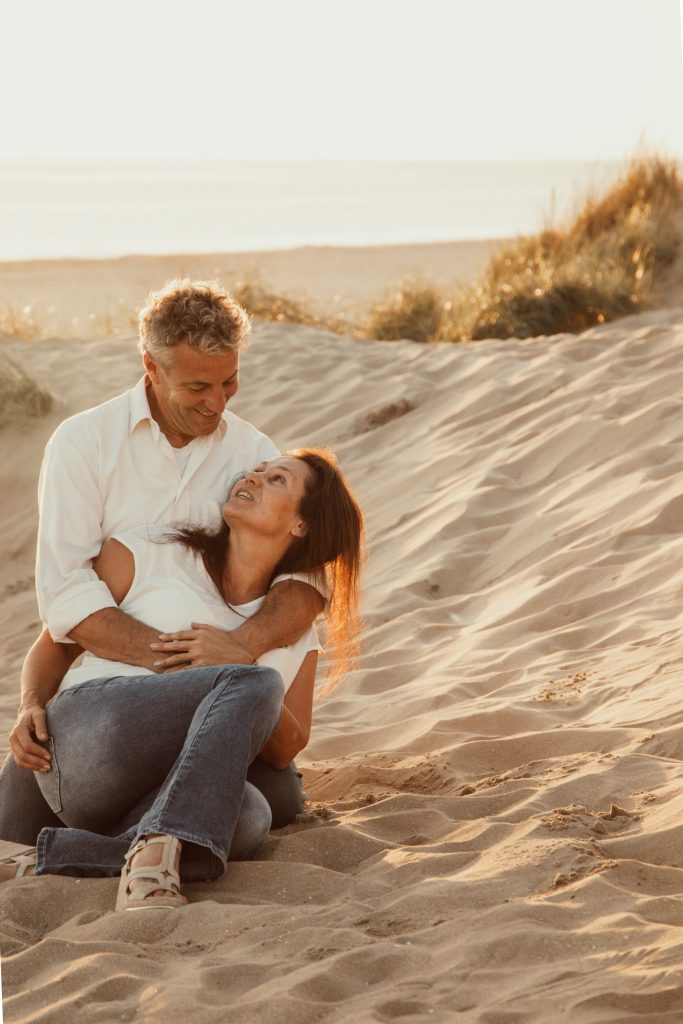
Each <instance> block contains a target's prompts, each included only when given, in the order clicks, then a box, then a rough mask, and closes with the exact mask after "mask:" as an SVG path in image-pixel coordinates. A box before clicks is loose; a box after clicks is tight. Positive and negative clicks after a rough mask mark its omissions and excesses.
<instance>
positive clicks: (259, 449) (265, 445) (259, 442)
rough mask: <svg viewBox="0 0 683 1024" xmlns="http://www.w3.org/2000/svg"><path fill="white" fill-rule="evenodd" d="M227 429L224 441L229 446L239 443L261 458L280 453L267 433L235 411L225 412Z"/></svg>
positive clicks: (271, 456)
mask: <svg viewBox="0 0 683 1024" xmlns="http://www.w3.org/2000/svg"><path fill="white" fill-rule="evenodd" d="M224 418H225V422H226V424H227V428H228V429H227V430H226V432H225V438H224V440H223V443H224V444H225V445H227V446H229V447H232V446H234V445H239V446H240V448H242V449H245V451H246V452H249V453H250V454H253V455H254V456H255V457H257V458H260V459H271V458H274V457H275V456H276V455H279V454H280V453H279V450H278V448H277V447H276V445H275V444H273V442H272V441H271V439H270V438H269V437H268V435H267V434H264V433H263V432H262V431H260V430H257V429H256V427H254V426H252V424H251V423H248V422H247V421H246V420H243V419H242V418H241V417H240V416H237V415H236V414H235V413H234V412H226V413H225V416H224Z"/></svg>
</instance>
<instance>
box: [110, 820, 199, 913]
mask: <svg viewBox="0 0 683 1024" xmlns="http://www.w3.org/2000/svg"><path fill="white" fill-rule="evenodd" d="M152 845H159V846H161V859H160V861H159V863H158V864H146V865H145V866H144V867H138V868H132V869H131V867H130V862H131V860H132V859H133V857H134V856H135V854H136V853H139V852H140V850H143V849H144V848H145V847H146V846H152ZM180 848H181V843H180V840H179V839H177V838H176V837H175V836H143V837H142V839H139V840H138V841H137V843H136V844H135V846H132V847H131V848H130V850H129V851H128V853H127V854H126V859H125V862H124V865H123V870H122V871H121V881H120V883H119V891H118V895H117V897H116V907H115V909H116V910H147V909H155V908H157V907H161V908H164V907H184V906H185V904H186V903H187V898H186V897H185V896H183V895H182V893H181V892H180V875H179V874H178V867H177V865H179V864H180ZM137 879H141V880H142V879H144V880H145V882H146V884H145V885H140V886H136V887H135V890H134V891H133V892H131V888H130V883H131V882H132V881H135V880H137ZM159 889H163V891H164V895H163V896H153V895H152V893H155V892H157V890H159Z"/></svg>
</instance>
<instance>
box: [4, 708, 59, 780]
mask: <svg viewBox="0 0 683 1024" xmlns="http://www.w3.org/2000/svg"><path fill="white" fill-rule="evenodd" d="M34 736H36V737H37V738H38V739H39V740H43V741H45V740H47V723H46V718H45V708H44V707H42V706H41V705H40V704H27V705H26V706H25V707H20V708H19V713H18V715H17V720H16V722H15V723H14V725H13V727H12V731H11V733H10V734H9V745H10V749H11V751H12V757H13V758H14V761H15V764H16V765H18V767H19V768H28V769H30V770H31V771H35V772H41V771H42V772H49V771H50V753H49V751H47V750H45V749H44V748H43V747H41V746H40V745H39V744H38V743H35V742H34V740H33V737H34Z"/></svg>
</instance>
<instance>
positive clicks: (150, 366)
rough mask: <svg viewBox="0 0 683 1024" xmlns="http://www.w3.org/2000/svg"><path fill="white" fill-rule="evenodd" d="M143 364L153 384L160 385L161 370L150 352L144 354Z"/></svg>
mask: <svg viewBox="0 0 683 1024" xmlns="http://www.w3.org/2000/svg"><path fill="white" fill-rule="evenodd" d="M142 362H143V365H144V367H145V370H146V372H147V376H148V377H149V379H150V380H151V382H152V384H158V383H159V370H158V368H157V364H156V363H155V362H154V360H153V359H152V357H151V355H150V354H149V352H143V353H142Z"/></svg>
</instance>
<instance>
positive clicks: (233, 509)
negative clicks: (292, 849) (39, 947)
mask: <svg viewBox="0 0 683 1024" xmlns="http://www.w3.org/2000/svg"><path fill="white" fill-rule="evenodd" d="M222 515H223V525H222V527H221V529H220V530H219V532H218V533H216V534H213V535H211V534H208V533H207V532H205V531H203V530H200V529H186V530H182V531H178V532H176V533H174V534H169V533H168V531H166V532H163V531H161V530H160V528H159V527H142V528H140V529H137V530H132V531H128V532H127V533H125V534H121V535H120V536H116V537H114V538H112V539H111V540H110V541H108V542H107V543H106V544H105V545H104V547H103V549H102V552H101V554H100V556H99V557H98V558H97V559H96V561H95V569H96V571H97V573H98V575H99V576H100V577H101V578H102V579H103V580H104V581H105V582H106V583H107V585H108V586H109V588H110V590H111V592H112V594H113V595H114V597H115V599H116V600H117V601H118V602H119V604H120V606H121V608H122V609H123V610H124V611H126V612H128V613H129V614H131V615H132V616H134V617H135V618H138V619H141V620H142V621H145V622H147V623H148V624H150V625H152V626H155V627H156V628H166V629H168V625H169V622H172V623H174V626H173V628H174V629H182V628H183V626H186V625H187V621H188V619H190V620H194V621H193V627H195V628H193V630H192V632H191V639H190V640H189V641H183V642H182V643H180V642H174V641H171V643H170V645H166V646H170V647H171V649H172V650H175V649H178V653H176V654H174V655H173V660H174V661H175V662H176V663H177V666H178V670H177V671H173V672H171V673H169V674H163V675H155V674H154V673H151V672H149V671H147V670H144V669H139V668H135V667H133V666H130V665H124V664H119V663H114V662H108V661H105V660H103V659H99V658H96V657H94V656H93V655H91V654H88V653H86V654H85V655H84V656H83V658H82V661H81V664H80V665H78V666H74V667H71V668H69V665H70V664H71V662H72V661H73V660H74V657H75V656H76V654H78V653H80V651H79V649H76V651H75V652H74V651H73V645H69V646H65V645H59V644H58V645H55V644H53V643H52V641H51V640H50V638H49V635H48V634H47V633H43V634H42V636H41V637H40V638H39V640H38V641H37V642H36V650H35V651H34V655H35V656H34V663H35V664H41V665H42V666H43V667H45V666H48V677H49V680H51V682H49V683H48V685H54V688H55V689H56V685H57V684H56V683H55V682H54V681H55V680H57V679H58V678H60V677H61V675H62V674H63V672H64V670H66V669H68V671H67V672H66V675H65V676H64V680H63V682H62V685H61V688H60V690H59V693H58V694H57V696H56V697H55V698H54V699H53V700H52V701H51V702H50V704H49V705H48V708H47V716H48V728H49V733H50V738H49V741H48V744H49V747H50V753H51V755H52V756H51V761H50V763H49V764H48V763H46V764H45V765H44V766H43V767H42V769H41V770H39V771H36V772H35V776H36V778H37V781H38V784H39V785H40V788H41V790H42V792H43V795H44V797H45V799H46V801H47V803H48V804H49V805H50V807H51V808H52V810H53V811H54V812H55V813H56V814H57V815H58V816H59V818H60V820H61V821H62V822H63V823H64V825H65V826H66V828H58V829H55V828H45V829H43V830H42V831H41V832H40V834H39V836H38V841H37V847H36V850H35V851H34V852H33V854H32V855H29V856H28V858H24V859H22V858H14V859H13V861H12V864H9V865H7V866H6V867H5V869H4V870H5V871H6V872H7V876H8V877H16V876H18V875H21V874H23V873H30V872H31V867H30V865H33V867H34V873H35V874H51V873H52V874H75V875H86V876H87V875H116V874H118V873H119V872H120V873H121V883H120V886H119V894H118V898H117V909H133V908H139V907H152V906H157V907H158V906H180V905H182V904H183V903H185V902H187V901H186V899H185V897H184V896H183V895H182V894H181V892H180V879H181V877H182V879H183V881H200V880H211V879H214V878H217V877H219V876H220V875H221V874H222V873H223V871H224V870H225V865H226V861H227V860H228V856H231V857H232V858H233V859H234V858H235V857H236V856H243V857H246V856H253V855H254V853H255V852H256V850H257V849H258V848H259V847H260V845H261V844H262V842H263V840H264V839H265V836H266V834H267V832H268V829H269V827H270V811H269V808H268V805H267V803H266V801H265V800H264V798H263V797H262V796H261V794H260V793H259V792H258V791H257V790H256V789H255V788H254V787H253V786H250V785H249V784H246V785H245V780H246V774H247V768H248V766H249V764H250V763H251V762H252V761H253V760H254V758H255V757H256V756H257V754H258V755H259V757H260V758H262V759H263V760H265V761H266V762H267V763H270V764H272V765H273V766H274V767H284V766H285V765H287V764H289V762H290V761H291V760H292V758H293V757H294V756H295V755H296V753H298V751H299V750H301V749H303V747H304V746H305V745H306V743H307V741H308V736H309V731H310V724H311V714H312V700H313V683H314V677H315V668H316V661H317V649H318V648H317V642H316V640H315V638H314V637H313V636H312V635H306V636H304V637H302V638H301V639H300V640H299V641H298V642H297V643H296V644H293V645H292V646H291V647H289V648H281V649H280V650H278V651H271V652H269V653H268V654H266V655H264V656H263V657H262V658H260V659H259V664H258V665H253V666H242V665H232V666H225V665H220V664H217V663H216V654H215V651H216V650H217V649H218V648H217V646H216V644H215V641H216V636H217V633H218V629H217V627H218V626H221V627H222V629H225V627H226V614H227V615H228V616H230V615H231V616H233V619H234V620H235V621H234V623H233V628H234V626H235V625H237V624H238V623H239V621H240V619H242V618H245V617H248V616H249V615H251V614H253V613H254V612H255V611H256V609H257V607H258V606H259V604H260V600H261V599H262V597H263V595H264V593H265V592H266V591H267V589H268V587H269V586H270V585H271V583H272V582H273V581H274V579H275V578H276V577H277V576H278V575H282V574H288V573H294V572H305V573H312V574H319V575H320V576H321V577H322V576H326V577H327V583H328V585H329V586H330V587H331V591H332V597H331V602H330V609H329V613H328V630H327V641H328V644H331V646H332V647H333V649H336V650H337V651H339V652H342V653H344V652H345V651H348V649H349V643H350V642H351V640H352V638H353V630H354V624H355V616H356V609H357V598H358V578H359V569H360V560H361V552H362V517H361V513H360V510H359V508H358V505H357V504H356V502H355V500H354V498H353V496H352V494H351V492H350V491H349V489H348V486H347V485H346V483H345V481H344V479H343V476H342V474H341V472H340V471H339V469H338V467H337V465H336V463H335V461H334V459H333V457H331V456H330V455H329V454H328V453H326V452H324V451H321V450H315V449H305V450H300V451H296V452H292V453H291V454H289V455H286V456H282V457H280V458H277V459H274V460H271V461H270V462H268V463H264V464H263V465H262V466H260V467H258V468H257V469H256V470H255V471H254V472H252V473H249V474H247V475H246V477H245V478H244V479H243V480H241V481H240V482H238V483H237V484H236V485H235V486H234V487H233V489H232V491H231V493H230V495H229V497H228V500H227V502H226V504H225V505H224V506H223V512H222ZM198 623H201V624H199V625H198ZM227 624H228V625H230V623H229V622H228V623H227ZM160 647H162V648H163V647H164V645H163V644H162V645H160ZM179 648H182V650H180V649H179ZM165 653H166V652H165ZM180 666H184V667H180ZM188 666H189V667H188ZM174 667H175V666H174ZM283 683H284V687H283ZM284 690H286V693H284ZM283 695H284V703H283ZM181 854H182V858H181ZM122 862H123V868H121V864H122Z"/></svg>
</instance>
